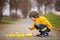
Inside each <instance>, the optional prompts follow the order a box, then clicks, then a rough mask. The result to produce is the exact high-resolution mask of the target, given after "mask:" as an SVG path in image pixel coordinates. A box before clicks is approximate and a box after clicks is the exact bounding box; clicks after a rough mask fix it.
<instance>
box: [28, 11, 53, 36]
mask: <svg viewBox="0 0 60 40" xmlns="http://www.w3.org/2000/svg"><path fill="white" fill-rule="evenodd" d="M29 17H30V18H31V19H32V20H33V22H34V24H33V25H32V27H30V28H29V29H30V30H33V29H34V28H36V29H37V30H38V31H39V32H40V34H38V35H37V36H40V37H41V36H48V35H49V34H48V33H49V32H50V31H51V29H52V25H51V24H50V23H49V21H48V20H47V19H46V18H45V17H44V16H40V15H39V14H38V13H37V12H35V11H33V12H31V13H30V14H29Z"/></svg>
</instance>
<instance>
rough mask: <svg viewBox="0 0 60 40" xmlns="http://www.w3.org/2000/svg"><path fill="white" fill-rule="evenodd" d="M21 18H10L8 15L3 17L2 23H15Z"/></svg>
mask: <svg viewBox="0 0 60 40" xmlns="http://www.w3.org/2000/svg"><path fill="white" fill-rule="evenodd" d="M18 20H19V19H15V18H14V19H11V18H8V17H3V19H2V24H13V23H15V22H17V21H18Z"/></svg>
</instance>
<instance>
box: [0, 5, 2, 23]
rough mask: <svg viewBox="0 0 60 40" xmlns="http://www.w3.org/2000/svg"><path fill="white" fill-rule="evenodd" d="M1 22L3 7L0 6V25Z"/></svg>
mask: <svg viewBox="0 0 60 40" xmlns="http://www.w3.org/2000/svg"><path fill="white" fill-rule="evenodd" d="M1 20H2V6H0V23H1Z"/></svg>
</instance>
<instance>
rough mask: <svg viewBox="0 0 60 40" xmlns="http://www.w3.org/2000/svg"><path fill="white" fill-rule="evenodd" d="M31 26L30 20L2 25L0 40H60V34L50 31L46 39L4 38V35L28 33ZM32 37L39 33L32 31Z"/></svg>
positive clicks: (0, 26) (0, 27)
mask: <svg viewBox="0 0 60 40" xmlns="http://www.w3.org/2000/svg"><path fill="white" fill-rule="evenodd" d="M31 25H32V21H31V20H30V19H20V21H18V22H16V23H15V24H2V25H0V40H60V32H57V31H55V30H52V31H51V32H50V33H49V34H50V36H48V37H6V36H5V34H6V33H16V32H19V33H21V32H24V33H30V30H29V29H28V28H29V27H30V26H31ZM32 32H33V34H34V36H35V35H36V34H38V33H39V32H38V31H37V30H36V29H35V30H33V31H32Z"/></svg>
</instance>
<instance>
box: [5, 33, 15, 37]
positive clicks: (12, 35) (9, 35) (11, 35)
mask: <svg viewBox="0 0 60 40" xmlns="http://www.w3.org/2000/svg"><path fill="white" fill-rule="evenodd" d="M5 36H6V37H14V36H15V34H14V33H12V34H5Z"/></svg>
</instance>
